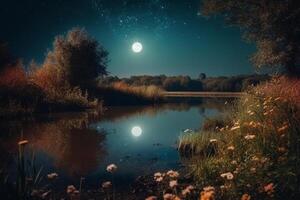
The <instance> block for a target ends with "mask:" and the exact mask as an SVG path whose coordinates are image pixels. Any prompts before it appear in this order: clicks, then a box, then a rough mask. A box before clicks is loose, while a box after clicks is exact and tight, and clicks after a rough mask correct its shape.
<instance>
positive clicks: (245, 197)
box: [241, 194, 251, 200]
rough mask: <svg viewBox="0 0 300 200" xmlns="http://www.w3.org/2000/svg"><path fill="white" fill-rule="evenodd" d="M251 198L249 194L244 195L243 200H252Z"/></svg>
mask: <svg viewBox="0 0 300 200" xmlns="http://www.w3.org/2000/svg"><path fill="white" fill-rule="evenodd" d="M250 199H251V196H250V195H249V194H243V196H242V198H241V200H250Z"/></svg>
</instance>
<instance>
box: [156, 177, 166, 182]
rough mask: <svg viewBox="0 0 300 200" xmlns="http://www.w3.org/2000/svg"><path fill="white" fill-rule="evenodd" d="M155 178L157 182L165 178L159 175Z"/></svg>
mask: <svg viewBox="0 0 300 200" xmlns="http://www.w3.org/2000/svg"><path fill="white" fill-rule="evenodd" d="M154 180H155V181H156V182H162V181H163V180H164V178H163V177H162V176H160V177H157V178H155V177H154Z"/></svg>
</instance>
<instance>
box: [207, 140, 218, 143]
mask: <svg viewBox="0 0 300 200" xmlns="http://www.w3.org/2000/svg"><path fill="white" fill-rule="evenodd" d="M217 141H218V140H217V139H210V140H209V142H210V143H216V142H217Z"/></svg>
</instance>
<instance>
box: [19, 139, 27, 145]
mask: <svg viewBox="0 0 300 200" xmlns="http://www.w3.org/2000/svg"><path fill="white" fill-rule="evenodd" d="M25 144H28V140H21V141H19V142H18V145H25Z"/></svg>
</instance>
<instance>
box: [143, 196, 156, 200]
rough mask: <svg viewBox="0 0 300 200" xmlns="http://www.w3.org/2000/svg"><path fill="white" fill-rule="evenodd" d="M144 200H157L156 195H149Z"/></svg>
mask: <svg viewBox="0 0 300 200" xmlns="http://www.w3.org/2000/svg"><path fill="white" fill-rule="evenodd" d="M145 200H157V197H156V196H150V197H147V198H146V199H145Z"/></svg>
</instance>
